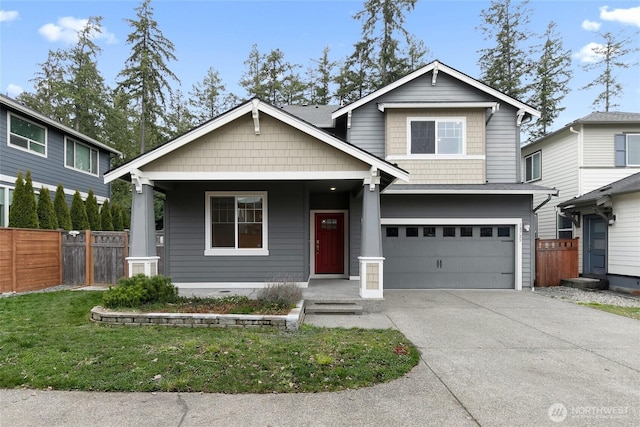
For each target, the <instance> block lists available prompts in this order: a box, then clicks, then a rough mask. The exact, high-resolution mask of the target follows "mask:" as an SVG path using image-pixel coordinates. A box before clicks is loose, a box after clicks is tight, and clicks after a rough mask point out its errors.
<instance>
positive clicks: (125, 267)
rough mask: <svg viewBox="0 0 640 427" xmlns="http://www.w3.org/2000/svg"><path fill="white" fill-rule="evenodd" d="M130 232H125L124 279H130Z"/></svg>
mask: <svg viewBox="0 0 640 427" xmlns="http://www.w3.org/2000/svg"><path fill="white" fill-rule="evenodd" d="M127 258H129V230H124V277H129V262H128V261H127Z"/></svg>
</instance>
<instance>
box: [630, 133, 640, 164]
mask: <svg viewBox="0 0 640 427" xmlns="http://www.w3.org/2000/svg"><path fill="white" fill-rule="evenodd" d="M627 166H640V134H627Z"/></svg>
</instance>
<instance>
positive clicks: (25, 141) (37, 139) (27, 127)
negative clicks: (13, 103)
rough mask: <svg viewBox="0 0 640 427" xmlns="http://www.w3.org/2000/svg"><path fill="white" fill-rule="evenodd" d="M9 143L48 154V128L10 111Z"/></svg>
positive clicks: (26, 149)
mask: <svg viewBox="0 0 640 427" xmlns="http://www.w3.org/2000/svg"><path fill="white" fill-rule="evenodd" d="M9 145H10V146H12V147H15V148H19V149H22V150H25V151H30V152H32V153H36V154H39V155H41V156H46V155H47V128H45V127H43V126H40V125H37V124H35V123H33V122H31V121H29V120H26V119H23V118H21V117H18V116H14V115H13V114H11V113H9Z"/></svg>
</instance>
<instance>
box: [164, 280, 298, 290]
mask: <svg viewBox="0 0 640 427" xmlns="http://www.w3.org/2000/svg"><path fill="white" fill-rule="evenodd" d="M293 283H294V284H295V285H297V286H298V287H300V288H308V287H309V282H308V281H307V282H293ZM271 284H272V282H268V281H267V282H184V283H182V282H179V283H174V285H175V286H176V287H177V288H180V289H261V288H266V287H268V286H269V285H271Z"/></svg>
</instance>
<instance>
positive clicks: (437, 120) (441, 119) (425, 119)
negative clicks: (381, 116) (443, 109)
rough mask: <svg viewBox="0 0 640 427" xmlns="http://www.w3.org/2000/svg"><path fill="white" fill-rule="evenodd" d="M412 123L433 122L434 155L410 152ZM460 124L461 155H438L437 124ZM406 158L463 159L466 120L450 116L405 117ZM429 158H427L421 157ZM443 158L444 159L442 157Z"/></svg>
mask: <svg viewBox="0 0 640 427" xmlns="http://www.w3.org/2000/svg"><path fill="white" fill-rule="evenodd" d="M413 122H435V129H434V132H435V135H434V138H435V139H434V144H435V145H434V147H433V148H434V150H435V153H433V154H432V153H412V152H411V123H413ZM451 122H462V152H461V153H443V154H440V153H438V146H439V144H438V123H451ZM406 144H407V157H413V158H415V159H429V158H439V157H440V156H455V157H454V158H457V157H463V156H466V154H467V118H466V117H463V116H451V117H430V116H412V117H407V140H406ZM423 156H429V157H423ZM442 158H444V157H442Z"/></svg>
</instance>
